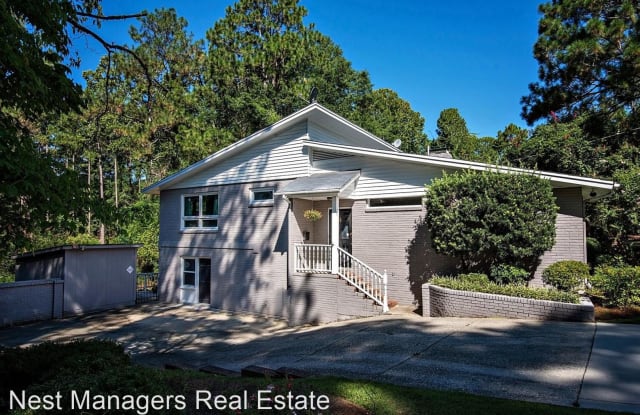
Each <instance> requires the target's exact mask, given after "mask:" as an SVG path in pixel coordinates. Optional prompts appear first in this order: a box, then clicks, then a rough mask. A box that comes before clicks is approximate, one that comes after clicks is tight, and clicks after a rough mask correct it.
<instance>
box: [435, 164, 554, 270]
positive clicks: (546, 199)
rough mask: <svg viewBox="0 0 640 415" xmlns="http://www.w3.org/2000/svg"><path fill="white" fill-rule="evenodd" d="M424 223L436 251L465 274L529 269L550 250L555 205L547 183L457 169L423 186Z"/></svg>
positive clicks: (537, 178)
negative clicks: (455, 260) (503, 266)
mask: <svg viewBox="0 0 640 415" xmlns="http://www.w3.org/2000/svg"><path fill="white" fill-rule="evenodd" d="M425 207H426V214H425V225H426V228H427V229H428V230H429V232H430V233H431V241H432V246H433V248H434V250H435V251H436V252H437V253H439V254H444V255H449V256H453V257H456V258H458V259H460V262H461V264H462V267H463V268H464V269H465V270H479V271H482V272H486V271H489V270H490V269H491V266H492V265H494V264H513V265H517V266H521V267H523V268H527V267H528V266H530V265H531V264H532V263H533V261H535V260H537V258H538V257H540V255H542V254H543V253H544V252H545V251H547V250H548V249H550V248H551V247H552V246H553V243H554V240H555V219H556V214H557V209H558V207H557V205H556V203H555V197H554V196H553V192H552V189H551V184H550V183H549V181H548V180H543V179H541V178H539V177H536V176H532V175H528V174H502V173H495V172H473V171H461V172H457V173H455V174H446V175H444V176H443V177H442V178H439V179H434V180H433V181H432V182H431V185H429V186H427V189H426V197H425Z"/></svg>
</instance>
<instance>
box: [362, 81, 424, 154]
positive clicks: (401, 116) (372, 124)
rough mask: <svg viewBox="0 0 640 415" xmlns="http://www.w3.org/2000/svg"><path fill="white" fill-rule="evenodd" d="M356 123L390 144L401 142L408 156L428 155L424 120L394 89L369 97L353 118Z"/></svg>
mask: <svg viewBox="0 0 640 415" xmlns="http://www.w3.org/2000/svg"><path fill="white" fill-rule="evenodd" d="M353 121H354V122H355V123H356V124H358V125H359V126H361V127H362V128H364V129H365V130H367V131H370V132H372V133H373V134H375V135H377V136H378V137H381V138H383V139H385V140H386V141H388V142H390V143H393V142H394V141H395V140H396V139H399V140H401V141H402V144H401V146H400V149H401V150H402V151H404V152H406V153H414V154H425V153H426V150H427V135H426V134H425V133H424V132H423V130H424V118H423V117H422V116H421V115H420V113H418V112H415V111H413V110H412V109H411V106H410V105H409V103H408V102H406V101H405V100H403V99H402V98H400V97H399V96H398V94H397V93H396V92H394V91H392V90H390V89H377V90H375V91H373V92H371V93H370V94H367V95H366V96H365V97H364V98H363V100H362V105H361V107H360V108H358V111H357V113H356V114H354V115H353Z"/></svg>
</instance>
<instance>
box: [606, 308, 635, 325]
mask: <svg viewBox="0 0 640 415" xmlns="http://www.w3.org/2000/svg"><path fill="white" fill-rule="evenodd" d="M595 314H596V321H600V322H603V323H622V324H640V306H630V307H625V308H620V307H604V306H601V305H596V306H595Z"/></svg>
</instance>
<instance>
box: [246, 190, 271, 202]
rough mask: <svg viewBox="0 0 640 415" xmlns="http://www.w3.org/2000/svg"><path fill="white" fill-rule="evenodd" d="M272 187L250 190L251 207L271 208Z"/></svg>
mask: <svg viewBox="0 0 640 415" xmlns="http://www.w3.org/2000/svg"><path fill="white" fill-rule="evenodd" d="M273 200H274V199H273V187H261V188H256V189H251V202H250V204H251V206H273Z"/></svg>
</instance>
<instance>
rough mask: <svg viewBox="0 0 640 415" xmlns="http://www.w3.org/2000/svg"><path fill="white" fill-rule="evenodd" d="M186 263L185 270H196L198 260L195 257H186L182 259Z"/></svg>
mask: <svg viewBox="0 0 640 415" xmlns="http://www.w3.org/2000/svg"><path fill="white" fill-rule="evenodd" d="M182 262H183V264H184V270H185V271H195V270H196V260H195V259H193V258H185V259H183V260H182Z"/></svg>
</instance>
